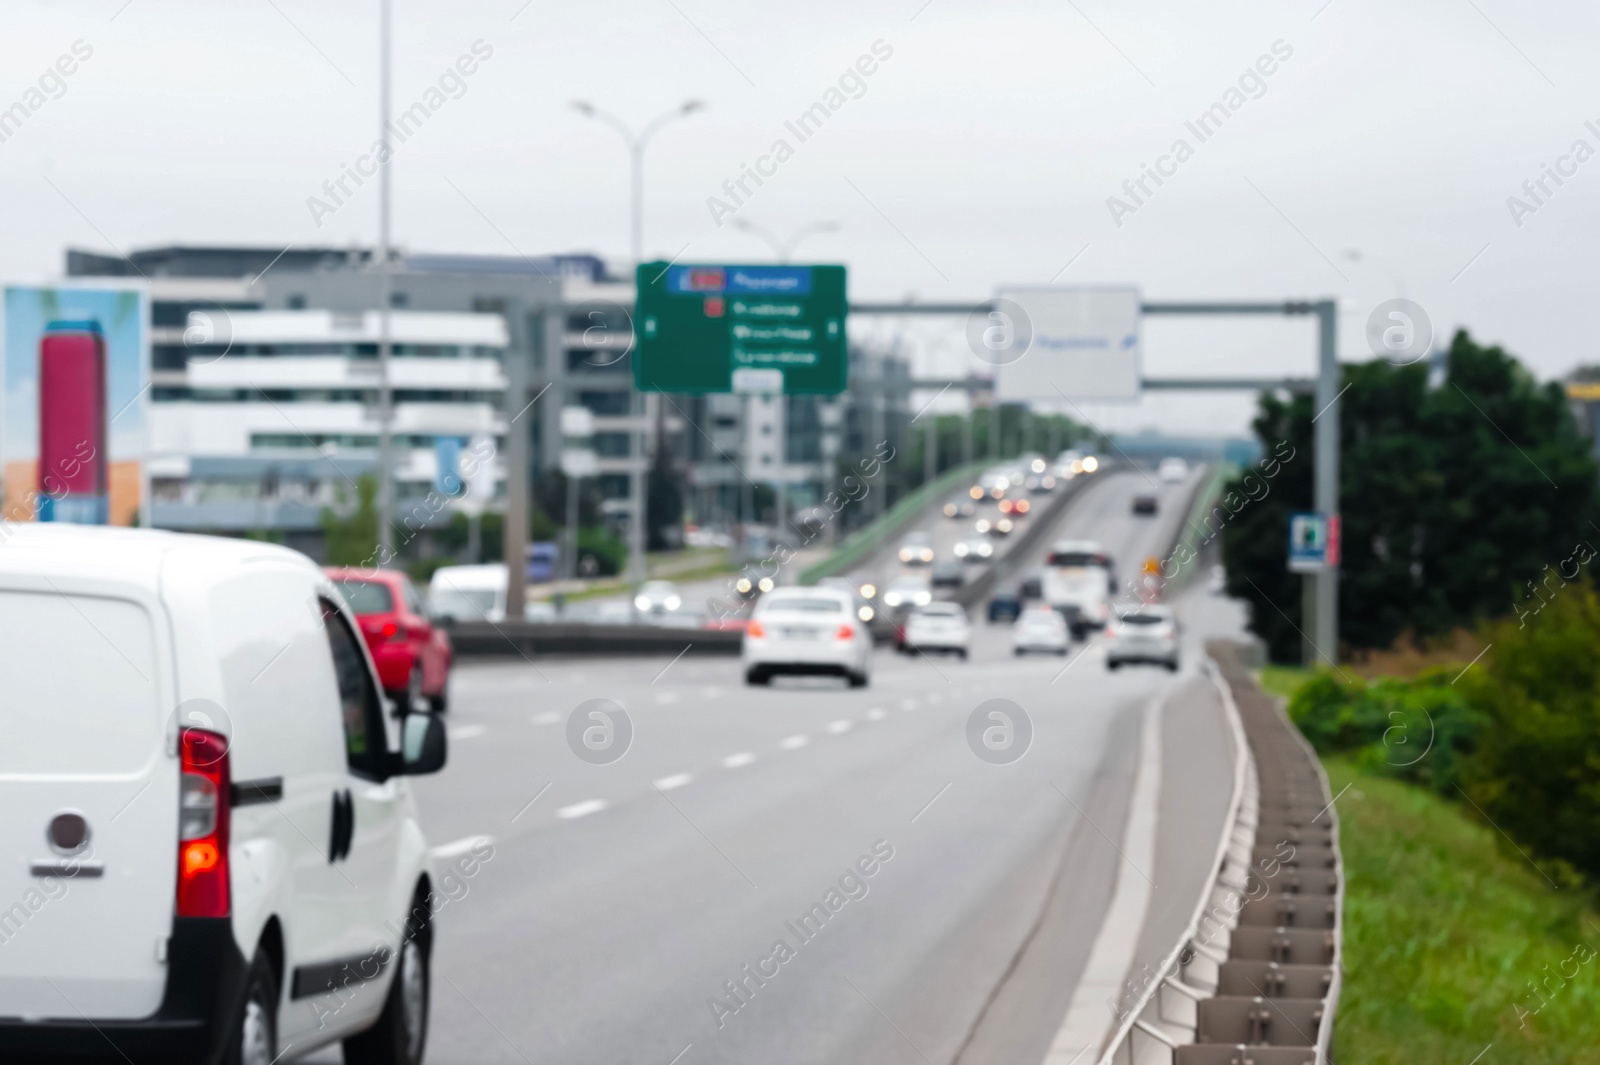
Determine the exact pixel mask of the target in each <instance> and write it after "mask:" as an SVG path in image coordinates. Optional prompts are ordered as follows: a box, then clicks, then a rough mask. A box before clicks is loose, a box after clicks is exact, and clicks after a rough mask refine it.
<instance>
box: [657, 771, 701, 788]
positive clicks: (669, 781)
mask: <svg viewBox="0 0 1600 1065" xmlns="http://www.w3.org/2000/svg"><path fill="white" fill-rule="evenodd" d="M692 780H694V777H692V776H691V775H689V774H688V773H674V774H672V775H671V776H670V777H662V778H661V779H660V780H657V781H655V786H656V787H658V788H660V789H661V790H662V791H671V790H672V789H673V788H681V787H683V786H684V785H685V784H688V783H689V782H691V781H692Z"/></svg>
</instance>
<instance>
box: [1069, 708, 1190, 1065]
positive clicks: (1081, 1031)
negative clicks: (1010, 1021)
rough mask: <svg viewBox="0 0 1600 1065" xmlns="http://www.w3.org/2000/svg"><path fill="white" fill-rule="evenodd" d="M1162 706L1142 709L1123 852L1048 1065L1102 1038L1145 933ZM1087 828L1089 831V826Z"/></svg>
mask: <svg viewBox="0 0 1600 1065" xmlns="http://www.w3.org/2000/svg"><path fill="white" fill-rule="evenodd" d="M1165 702H1166V700H1165V697H1164V696H1157V697H1156V698H1154V699H1152V700H1150V702H1149V703H1147V704H1145V709H1144V724H1143V733H1142V734H1141V736H1140V740H1141V747H1142V749H1141V751H1140V757H1139V769H1138V775H1137V776H1136V777H1135V778H1134V782H1133V801H1132V803H1131V804H1130V806H1129V809H1128V823H1127V827H1126V828H1125V829H1124V830H1123V834H1122V846H1121V847H1119V848H1117V849H1118V851H1119V853H1120V854H1121V856H1122V858H1121V861H1119V862H1118V863H1117V886H1116V889H1115V891H1114V893H1113V894H1112V896H1111V905H1110V906H1109V907H1107V908H1106V915H1105V919H1104V920H1103V921H1102V922H1101V924H1100V932H1099V934H1098V935H1096V936H1095V940H1094V946H1093V947H1091V948H1090V950H1089V962H1088V964H1087V965H1086V966H1085V967H1084V970H1083V975H1082V976H1080V977H1079V978H1078V986H1077V988H1076V989H1075V990H1074V991H1073V992H1072V1002H1071V1003H1070V1004H1069V1005H1068V1006H1067V1015H1066V1017H1065V1018H1064V1019H1063V1020H1062V1022H1061V1027H1060V1029H1058V1030H1057V1031H1056V1037H1055V1040H1054V1042H1052V1043H1051V1045H1050V1052H1049V1053H1048V1054H1046V1055H1045V1061H1046V1062H1047V1063H1054V1062H1057V1061H1063V1062H1064V1061H1067V1060H1068V1059H1069V1056H1070V1055H1071V1054H1072V1053H1073V1052H1074V1051H1076V1052H1077V1053H1078V1055H1079V1056H1080V1057H1081V1056H1082V1054H1083V1051H1084V1050H1085V1049H1087V1048H1088V1047H1090V1046H1098V1045H1099V1044H1100V1041H1101V1040H1102V1039H1103V1038H1105V1034H1106V1007H1105V1004H1106V1001H1107V1000H1108V999H1109V1000H1115V999H1116V997H1117V995H1118V994H1119V992H1120V991H1121V988H1122V982H1123V979H1124V978H1125V977H1126V976H1127V974H1128V969H1129V968H1130V967H1131V966H1132V965H1133V959H1134V955H1135V953H1136V951H1137V948H1138V945H1139V933H1140V932H1141V931H1142V930H1143V928H1144V922H1145V914H1146V913H1147V912H1148V910H1149V908H1150V897H1151V895H1152V894H1153V892H1154V888H1155V885H1154V884H1152V883H1151V882H1150V878H1149V877H1147V876H1145V875H1144V873H1143V872H1142V870H1144V869H1154V868H1155V865H1156V821H1157V819H1158V815H1159V813H1160V805H1161V719H1162V714H1163V711H1164V709H1165ZM1058 790H1059V789H1058ZM1067 801H1068V802H1071V801H1072V800H1071V799H1068V800H1067ZM1075 805H1076V804H1074V806H1075ZM1079 813H1080V815H1081V816H1083V818H1084V820H1086V821H1087V820H1088V815H1087V814H1083V813H1082V811H1081V810H1080V811H1079ZM1089 824H1090V825H1091V827H1092V826H1093V825H1094V822H1093V821H1090V822H1089ZM1096 831H1098V829H1096ZM1107 842H1109V840H1108V841H1107ZM1112 846H1113V847H1115V846H1116V844H1114V843H1113V844H1112Z"/></svg>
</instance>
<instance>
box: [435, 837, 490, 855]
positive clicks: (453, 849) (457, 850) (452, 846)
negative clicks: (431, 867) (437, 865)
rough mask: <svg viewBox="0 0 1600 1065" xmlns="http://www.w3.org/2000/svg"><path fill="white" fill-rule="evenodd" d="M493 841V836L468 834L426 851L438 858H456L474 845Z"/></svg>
mask: <svg viewBox="0 0 1600 1065" xmlns="http://www.w3.org/2000/svg"><path fill="white" fill-rule="evenodd" d="M493 842H494V837H493V836H468V837H467V838H466V839H458V840H456V841H455V842H454V843H441V844H439V846H437V847H434V848H433V849H432V850H430V851H428V854H429V855H430V856H431V857H434V858H440V859H444V858H456V857H459V856H460V855H463V854H466V853H467V852H468V851H470V850H472V848H474V847H477V846H488V845H489V844H491V843H493Z"/></svg>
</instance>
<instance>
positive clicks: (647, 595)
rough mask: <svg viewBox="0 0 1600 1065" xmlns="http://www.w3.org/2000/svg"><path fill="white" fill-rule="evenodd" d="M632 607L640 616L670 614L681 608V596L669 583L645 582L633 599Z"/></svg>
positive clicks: (676, 587) (674, 585) (676, 588)
mask: <svg viewBox="0 0 1600 1065" xmlns="http://www.w3.org/2000/svg"><path fill="white" fill-rule="evenodd" d="M633 605H634V608H635V609H637V610H638V611H639V613H641V614H657V615H659V614H670V613H672V612H673V611H675V610H677V609H678V608H680V607H682V606H683V596H681V595H679V594H678V586H677V585H676V584H673V583H672V582H671V581H645V582H644V583H643V584H641V585H640V586H639V593H638V594H637V595H635V596H634V597H633Z"/></svg>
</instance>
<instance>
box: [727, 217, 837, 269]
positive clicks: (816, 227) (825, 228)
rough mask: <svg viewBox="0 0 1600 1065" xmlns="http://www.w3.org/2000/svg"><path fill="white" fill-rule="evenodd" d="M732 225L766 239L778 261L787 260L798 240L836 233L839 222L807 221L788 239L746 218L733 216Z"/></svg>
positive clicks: (798, 244) (798, 242)
mask: <svg viewBox="0 0 1600 1065" xmlns="http://www.w3.org/2000/svg"><path fill="white" fill-rule="evenodd" d="M733 227H734V228H735V229H740V230H743V231H744V232H746V233H749V234H750V235H751V236H753V237H759V238H760V239H761V240H764V241H766V243H767V246H768V247H770V248H771V249H772V255H773V258H775V259H777V260H778V262H780V263H786V262H788V261H789V259H790V257H791V256H792V255H794V250H795V248H797V247H799V246H800V242H801V241H803V240H805V239H806V238H807V237H814V236H816V235H817V234H818V233H837V232H838V231H839V223H837V222H826V221H822V222H808V223H807V224H805V225H803V226H801V227H800V228H799V229H797V230H795V231H794V232H793V233H791V234H789V239H787V240H784V239H782V238H781V237H779V236H778V235H777V234H776V233H774V232H773V231H772V230H770V229H767V228H766V227H765V226H758V225H756V224H755V223H754V222H752V221H750V220H749V219H747V218H735V219H734V220H733Z"/></svg>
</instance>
